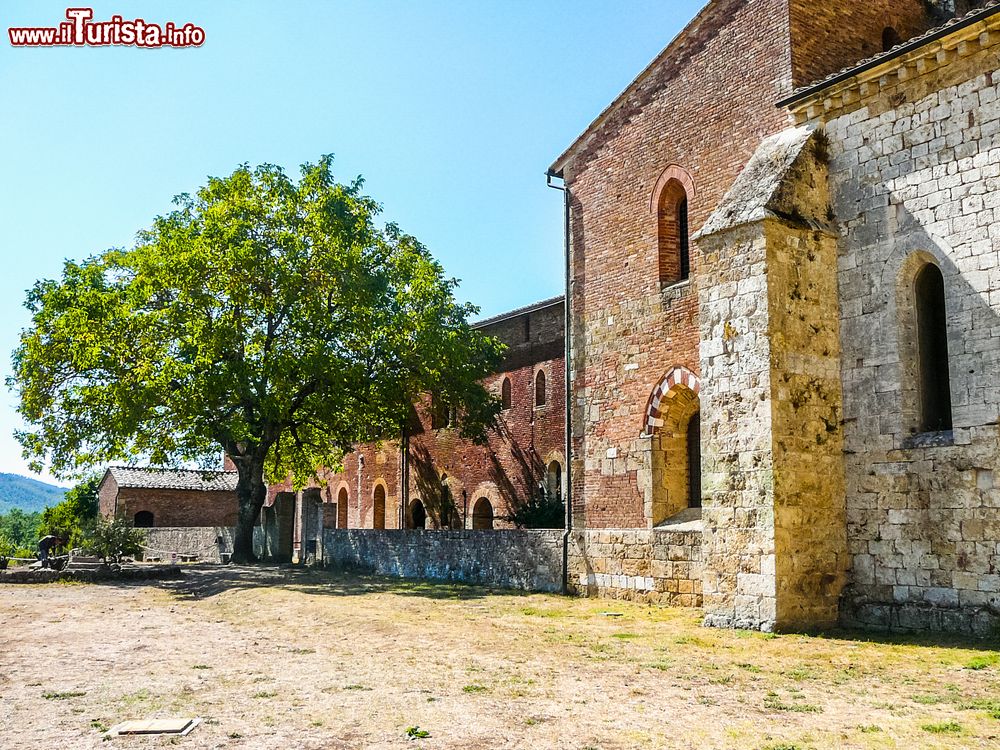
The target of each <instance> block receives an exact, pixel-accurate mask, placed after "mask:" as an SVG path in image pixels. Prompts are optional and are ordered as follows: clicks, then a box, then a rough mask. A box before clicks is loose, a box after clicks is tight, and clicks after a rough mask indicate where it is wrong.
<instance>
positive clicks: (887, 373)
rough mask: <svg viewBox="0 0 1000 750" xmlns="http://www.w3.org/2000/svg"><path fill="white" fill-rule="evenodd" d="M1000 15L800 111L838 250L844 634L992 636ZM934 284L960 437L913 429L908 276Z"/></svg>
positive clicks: (998, 457) (997, 573) (999, 387)
mask: <svg viewBox="0 0 1000 750" xmlns="http://www.w3.org/2000/svg"><path fill="white" fill-rule="evenodd" d="M998 45H1000V21H998V20H997V16H996V15H994V16H992V17H991V18H989V19H987V20H985V21H983V22H981V23H978V24H976V25H974V26H972V27H969V28H966V29H964V30H960V31H958V32H956V33H954V34H952V35H950V36H948V37H945V38H944V39H942V40H940V41H938V42H933V43H931V44H927V45H925V46H923V47H921V48H919V49H918V50H915V51H914V52H911V53H908V54H907V55H904V56H903V57H902V58H900V59H897V60H894V61H891V62H888V63H886V64H885V65H883V66H881V67H879V68H875V69H873V70H871V71H868V72H866V73H864V74H862V75H859V76H856V77H855V78H853V79H850V80H849V81H847V82H845V83H844V84H842V85H839V86H834V87H831V88H829V89H827V90H825V91H823V92H822V93H821V94H819V95H816V96H814V97H812V98H810V99H808V100H806V101H803V102H801V103H800V104H799V105H798V109H797V112H796V113H797V115H798V116H799V117H800V119H803V120H805V119H809V118H812V119H813V120H814V121H816V122H817V123H818V124H821V125H824V126H825V131H826V133H827V135H828V138H829V142H830V153H831V157H832V159H831V163H830V171H831V186H832V193H833V207H834V211H835V213H836V216H837V220H838V224H839V229H840V233H841V240H840V243H839V259H838V268H839V272H838V276H839V278H838V281H839V295H840V300H841V313H840V314H841V342H842V349H843V367H842V378H843V389H844V421H845V427H844V432H845V435H844V438H845V453H846V476H847V528H848V539H849V545H850V552H851V554H852V566H851V579H852V583H851V586H850V588H849V589H848V592H847V594H846V596H845V598H844V603H843V617H844V621H845V622H846V623H848V624H851V625H866V626H874V627H879V628H898V629H907V630H919V629H927V628H932V629H947V630H957V631H962V632H976V633H980V634H986V633H987V632H989V631H990V630H991V629H992V628H995V627H996V626H997V625H998V624H1000V482H998V481H997V477H998V476H1000V474H998V472H1000V427H998V421H1000V418H998V417H1000V253H998V250H1000V221H998V219H1000V215H998V212H1000V198H998V195H1000V191H998V187H1000V96H998V95H1000V90H998V84H1000V79H998V78H997V75H996V67H997V65H996V61H997V51H998V49H1000V46H998ZM925 263H933V264H935V265H937V266H938V267H939V268H940V270H941V272H942V275H943V277H944V285H945V301H946V311H947V328H948V331H947V339H948V355H949V356H948V361H947V362H942V363H940V364H941V365H942V366H945V367H947V371H948V374H949V376H950V386H951V387H950V391H951V405H952V422H953V429H952V430H951V431H948V432H941V433H931V434H921V433H920V428H919V424H918V423H917V420H916V418H915V413H916V401H917V397H918V393H917V389H918V383H917V381H916V369H917V368H916V367H915V362H914V359H915V355H916V349H917V347H916V341H915V340H914V336H915V334H914V323H913V279H914V275H915V272H916V271H917V269H919V268H920V267H921V266H922V265H923V264H925Z"/></svg>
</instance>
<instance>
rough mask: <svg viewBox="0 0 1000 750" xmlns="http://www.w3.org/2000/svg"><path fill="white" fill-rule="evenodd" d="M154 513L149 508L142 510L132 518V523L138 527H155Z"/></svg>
mask: <svg viewBox="0 0 1000 750" xmlns="http://www.w3.org/2000/svg"><path fill="white" fill-rule="evenodd" d="M153 521H154V518H153V513H152V511H148V510H140V511H139V512H138V513H136V514H135V518H133V519H132V525H133V526H135V527H136V528H137V529H151V528H153Z"/></svg>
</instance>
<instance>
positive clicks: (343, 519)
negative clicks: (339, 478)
mask: <svg viewBox="0 0 1000 750" xmlns="http://www.w3.org/2000/svg"><path fill="white" fill-rule="evenodd" d="M347 502H348V499H347V488H346V487H341V488H340V492H338V493H337V528H338V529H346V528H347Z"/></svg>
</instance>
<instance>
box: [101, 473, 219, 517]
mask: <svg viewBox="0 0 1000 750" xmlns="http://www.w3.org/2000/svg"><path fill="white" fill-rule="evenodd" d="M98 499H99V508H100V512H101V515H103V516H104V517H106V518H114V517H124V518H127V519H128V520H130V521H132V522H133V523H134V524H135V525H136V526H138V527H143V528H151V527H161V526H164V527H194V526H199V527H204V526H213V527H224V528H229V527H232V526H235V525H236V519H237V508H238V502H237V499H236V472H235V471H201V470H196V469H159V468H138V467H131V466H112V467H111V468H109V469H108V470H107V471H106V472H105V473H104V477H103V478H102V479H101V483H100V485H99V487H98Z"/></svg>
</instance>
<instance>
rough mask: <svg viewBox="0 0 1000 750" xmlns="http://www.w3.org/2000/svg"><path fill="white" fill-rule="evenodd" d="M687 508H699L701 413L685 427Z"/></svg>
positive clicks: (692, 416) (693, 415)
mask: <svg viewBox="0 0 1000 750" xmlns="http://www.w3.org/2000/svg"><path fill="white" fill-rule="evenodd" d="M687 454H688V507H689V508H700V507H701V412H695V413H694V414H692V415H691V418H690V419H689V420H688V426H687Z"/></svg>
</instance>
